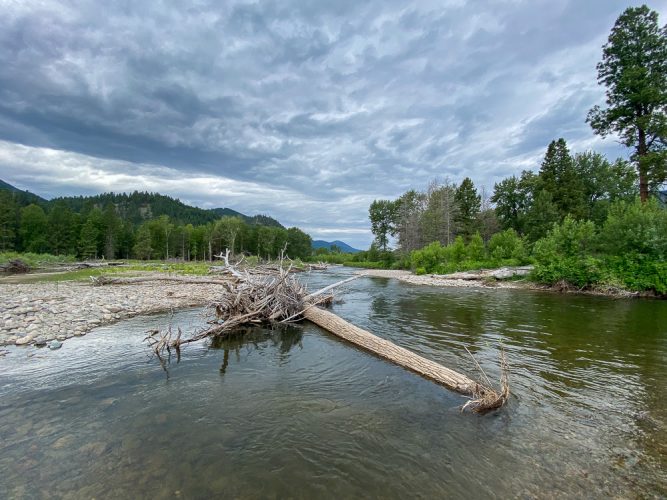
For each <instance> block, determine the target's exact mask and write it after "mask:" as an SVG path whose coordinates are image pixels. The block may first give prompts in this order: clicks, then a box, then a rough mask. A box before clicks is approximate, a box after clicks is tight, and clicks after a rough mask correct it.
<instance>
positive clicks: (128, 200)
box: [0, 179, 284, 228]
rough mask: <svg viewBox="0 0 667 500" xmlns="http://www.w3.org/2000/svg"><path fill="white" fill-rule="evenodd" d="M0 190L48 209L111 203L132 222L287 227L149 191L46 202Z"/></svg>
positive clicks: (78, 208) (4, 186)
mask: <svg viewBox="0 0 667 500" xmlns="http://www.w3.org/2000/svg"><path fill="white" fill-rule="evenodd" d="M0 189H7V190H9V191H12V192H14V193H17V196H18V199H17V202H18V203H19V204H20V205H21V206H25V205H29V204H30V203H35V204H37V205H42V206H43V207H45V208H48V207H50V206H51V205H53V204H55V203H58V202H62V203H64V204H65V205H67V206H68V207H69V208H70V209H71V210H72V211H74V212H78V213H81V212H82V211H86V210H87V209H90V208H93V207H97V208H101V209H103V208H104V207H105V206H106V205H107V204H108V203H112V204H114V205H115V206H116V210H117V211H118V212H119V213H120V214H121V215H123V216H124V217H125V218H127V219H129V220H130V221H132V222H133V223H141V222H143V221H145V220H148V219H150V218H154V217H160V216H161V215H168V216H169V217H170V218H173V219H174V220H177V221H180V222H183V223H185V224H193V225H198V224H206V223H208V222H214V221H216V220H218V219H220V218H221V217H224V216H231V217H241V219H243V220H244V221H245V222H246V223H248V224H253V225H263V226H272V227H281V228H284V226H283V225H282V224H281V223H280V222H278V221H277V220H276V219H274V218H273V217H270V216H268V215H264V214H257V215H245V214H243V213H241V212H238V211H236V210H233V209H231V208H210V209H206V208H200V207H195V206H192V205H187V204H186V203H183V202H182V201H181V200H180V199H178V198H172V197H170V196H167V195H163V194H159V193H149V192H147V191H145V192H140V191H134V192H132V193H130V194H128V193H125V192H123V193H112V192H109V193H101V194H96V195H91V196H60V197H57V198H52V199H50V200H47V199H45V198H42V197H41V196H39V195H36V194H34V193H32V192H30V191H27V190H26V191H22V190H20V189H18V188H16V187H15V186H13V185H11V184H9V183H8V182H6V181H3V180H1V179H0Z"/></svg>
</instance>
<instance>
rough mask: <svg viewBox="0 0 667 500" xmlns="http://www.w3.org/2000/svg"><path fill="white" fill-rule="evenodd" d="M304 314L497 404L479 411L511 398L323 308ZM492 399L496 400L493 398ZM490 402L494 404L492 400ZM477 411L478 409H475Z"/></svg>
mask: <svg viewBox="0 0 667 500" xmlns="http://www.w3.org/2000/svg"><path fill="white" fill-rule="evenodd" d="M303 315H304V318H306V319H307V320H309V321H311V322H313V323H315V324H316V325H317V326H319V327H321V328H324V329H325V330H327V331H329V332H331V333H333V334H334V335H336V336H338V337H340V338H342V339H344V340H347V341H348V342H351V343H352V344H354V345H356V346H359V347H361V348H362V349H364V350H366V351H369V352H372V353H373V354H376V355H377V356H380V357H381V358H383V359H386V360H389V361H391V362H392V363H395V364H397V365H399V366H401V367H403V368H406V369H408V370H410V371H412V372H415V373H417V374H419V375H421V376H422V377H424V378H427V379H429V380H432V381H433V382H436V383H438V384H440V385H443V386H445V387H447V388H448V389H451V390H453V391H456V392H458V393H460V394H464V395H466V396H471V397H474V398H480V397H484V396H486V398H484V399H486V400H487V401H485V403H486V404H489V403H493V405H492V406H485V407H481V406H480V407H479V408H478V410H484V409H489V408H492V407H498V406H502V404H504V402H505V401H506V399H507V396H508V395H509V390H507V392H505V391H503V393H502V394H493V395H492V394H490V392H493V391H492V390H491V389H490V388H486V387H483V386H481V385H480V384H478V383H477V382H475V381H474V380H472V379H470V378H468V377H467V376H465V375H463V374H461V373H458V372H455V371H454V370H451V369H449V368H446V367H444V366H442V365H440V364H438V363H436V362H435V361H431V360H429V359H426V358H424V357H422V356H419V355H418V354H415V353H414V352H412V351H409V350H407V349H405V348H403V347H400V346H397V345H396V344H394V343H392V342H389V341H388V340H385V339H383V338H380V337H378V336H377V335H373V334H372V333H370V332H368V331H366V330H363V329H362V328H359V327H357V326H355V325H353V324H351V323H348V322H347V321H345V320H344V319H342V318H340V317H339V316H336V315H335V314H333V313H331V312H329V311H325V310H323V309H320V308H319V307H311V308H309V309H307V310H306V311H305V312H304V313H303ZM489 396H493V397H491V398H489ZM489 399H491V400H492V401H489ZM473 409H475V407H474V406H473Z"/></svg>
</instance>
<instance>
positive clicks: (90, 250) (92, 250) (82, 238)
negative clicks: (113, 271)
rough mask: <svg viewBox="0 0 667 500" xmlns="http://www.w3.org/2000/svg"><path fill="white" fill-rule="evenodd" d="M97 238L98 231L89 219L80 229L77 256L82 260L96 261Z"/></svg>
mask: <svg viewBox="0 0 667 500" xmlns="http://www.w3.org/2000/svg"><path fill="white" fill-rule="evenodd" d="M97 238H98V230H97V228H96V227H95V223H94V222H93V220H92V219H91V218H90V217H89V218H88V220H87V221H86V223H85V224H84V225H83V227H82V228H81V234H80V235H79V255H80V256H81V257H82V258H83V259H91V258H95V259H97Z"/></svg>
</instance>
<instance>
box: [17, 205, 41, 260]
mask: <svg viewBox="0 0 667 500" xmlns="http://www.w3.org/2000/svg"><path fill="white" fill-rule="evenodd" d="M19 227H20V229H19V236H20V237H21V247H22V248H23V249H24V250H26V251H28V252H33V253H38V254H39V253H44V252H46V250H47V248H48V242H47V238H46V235H47V228H48V222H47V219H46V214H45V213H44V209H42V207H40V206H39V205H35V204H30V205H28V206H26V207H23V208H22V209H21V222H20V226H19Z"/></svg>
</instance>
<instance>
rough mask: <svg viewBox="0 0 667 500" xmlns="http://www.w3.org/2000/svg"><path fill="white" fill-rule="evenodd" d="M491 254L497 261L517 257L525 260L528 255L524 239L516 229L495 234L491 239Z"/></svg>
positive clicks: (518, 259) (519, 259)
mask: <svg viewBox="0 0 667 500" xmlns="http://www.w3.org/2000/svg"><path fill="white" fill-rule="evenodd" d="M489 254H490V255H491V257H492V258H493V259H494V260H496V261H502V260H503V259H516V260H517V261H519V262H524V261H527V257H528V253H527V252H526V247H525V244H524V241H523V239H522V238H521V237H520V236H519V235H518V234H517V232H516V231H515V230H514V229H507V230H505V231H502V232H500V233H496V234H494V235H493V236H492V237H491V240H490V241H489Z"/></svg>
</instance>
